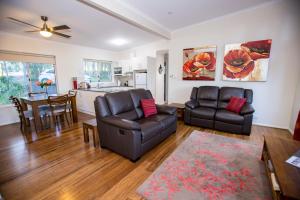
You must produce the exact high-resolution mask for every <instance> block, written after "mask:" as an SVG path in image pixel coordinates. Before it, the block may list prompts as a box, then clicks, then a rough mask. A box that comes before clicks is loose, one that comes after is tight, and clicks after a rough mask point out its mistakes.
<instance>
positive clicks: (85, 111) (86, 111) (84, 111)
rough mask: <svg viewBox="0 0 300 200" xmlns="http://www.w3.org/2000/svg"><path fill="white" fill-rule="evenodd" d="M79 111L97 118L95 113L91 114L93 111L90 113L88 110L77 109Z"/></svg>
mask: <svg viewBox="0 0 300 200" xmlns="http://www.w3.org/2000/svg"><path fill="white" fill-rule="evenodd" d="M77 111H79V112H82V113H85V114H89V115H93V116H96V114H95V112H91V111H88V110H82V109H80V108H77Z"/></svg>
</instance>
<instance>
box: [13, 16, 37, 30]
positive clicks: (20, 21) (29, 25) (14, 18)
mask: <svg viewBox="0 0 300 200" xmlns="http://www.w3.org/2000/svg"><path fill="white" fill-rule="evenodd" d="M8 19H10V20H13V21H16V22H20V23H22V24H26V25H28V26H32V27H35V28H38V29H40V27H37V26H35V25H32V24H29V23H27V22H23V21H21V20H18V19H15V18H13V17H8Z"/></svg>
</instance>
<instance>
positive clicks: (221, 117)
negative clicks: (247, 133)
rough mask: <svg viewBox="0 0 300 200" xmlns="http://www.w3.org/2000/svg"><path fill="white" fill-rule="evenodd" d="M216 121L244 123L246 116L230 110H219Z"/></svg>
mask: <svg viewBox="0 0 300 200" xmlns="http://www.w3.org/2000/svg"><path fill="white" fill-rule="evenodd" d="M215 119H216V121H220V122H225V123H229V124H239V125H241V124H243V123H244V117H243V116H241V115H239V114H236V113H234V112H230V111H228V110H218V111H217V113H216V118H215Z"/></svg>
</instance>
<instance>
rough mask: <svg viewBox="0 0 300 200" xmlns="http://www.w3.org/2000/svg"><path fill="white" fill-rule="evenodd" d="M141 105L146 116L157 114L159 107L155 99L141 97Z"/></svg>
mask: <svg viewBox="0 0 300 200" xmlns="http://www.w3.org/2000/svg"><path fill="white" fill-rule="evenodd" d="M141 105H142V109H143V112H144V115H145V117H149V116H151V115H155V114H157V109H156V105H155V101H154V99H141Z"/></svg>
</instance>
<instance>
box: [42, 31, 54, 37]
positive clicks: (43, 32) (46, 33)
mask: <svg viewBox="0 0 300 200" xmlns="http://www.w3.org/2000/svg"><path fill="white" fill-rule="evenodd" d="M40 34H41V35H42V36H43V37H46V38H48V37H51V36H52V33H51V32H49V31H47V30H42V31H40Z"/></svg>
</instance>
